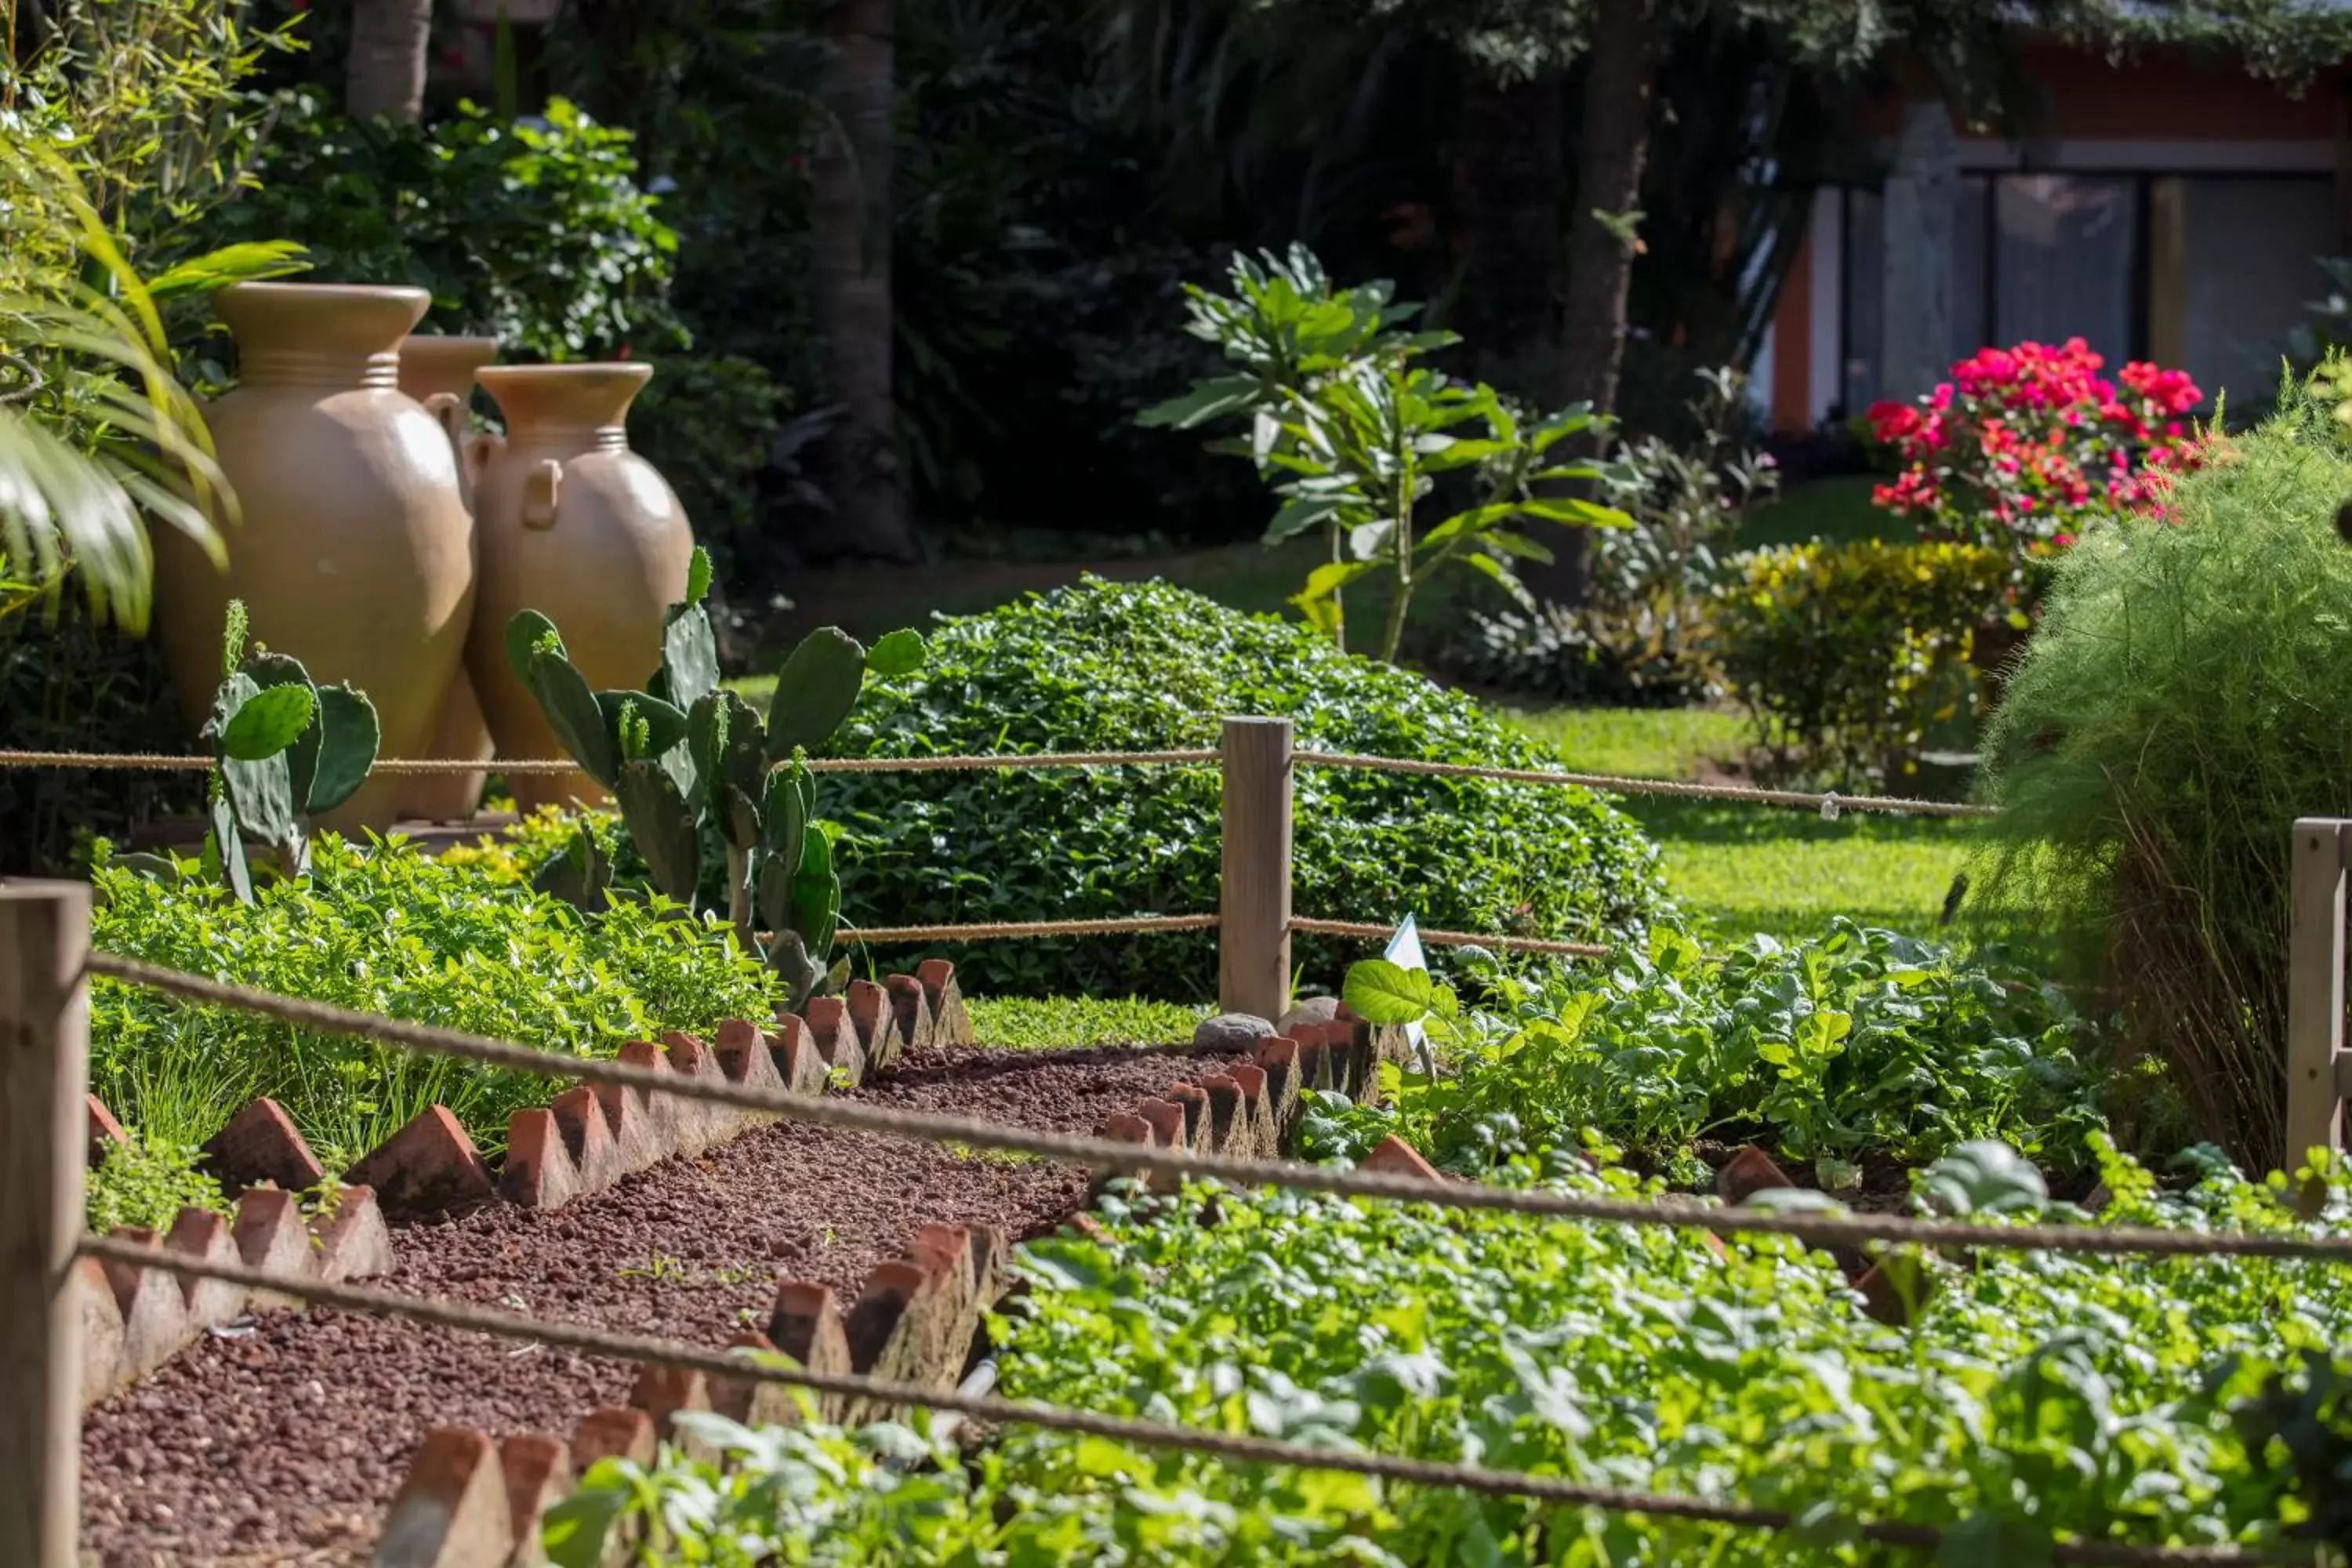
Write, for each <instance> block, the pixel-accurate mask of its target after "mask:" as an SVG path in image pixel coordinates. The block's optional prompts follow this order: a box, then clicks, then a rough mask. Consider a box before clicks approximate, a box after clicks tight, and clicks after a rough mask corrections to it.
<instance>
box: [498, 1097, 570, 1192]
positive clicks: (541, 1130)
mask: <svg viewBox="0 0 2352 1568" xmlns="http://www.w3.org/2000/svg"><path fill="white" fill-rule="evenodd" d="M582 1191H583V1187H582V1184H581V1179H580V1168H579V1167H578V1166H576V1165H574V1164H573V1163H572V1153H571V1151H569V1150H567V1149H566V1148H565V1147H564V1146H563V1132H562V1129H561V1128H559V1127H558V1126H557V1125H556V1123H555V1112H554V1111H552V1110H548V1109H546V1108H545V1107H543V1106H534V1107H530V1108H528V1109H525V1110H518V1111H516V1112H515V1113H514V1114H513V1115H512V1116H511V1117H509V1118H508V1120H507V1163H506V1169H505V1170H503V1171H501V1172H500V1173H499V1196H500V1197H502V1198H504V1199H506V1200H507V1202H509V1203H510V1204H520V1205H522V1206H523V1207H524V1208H527V1209H556V1208H562V1206H563V1205H565V1204H568V1203H570V1202H571V1201H572V1199H573V1198H576V1197H578V1196H579V1195H580V1194H581V1192H582Z"/></svg>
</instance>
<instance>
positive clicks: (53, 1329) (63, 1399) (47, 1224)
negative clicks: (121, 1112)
mask: <svg viewBox="0 0 2352 1568" xmlns="http://www.w3.org/2000/svg"><path fill="white" fill-rule="evenodd" d="M88 952H89V888H88V887H87V886H85V885H84V884H82V883H79V882H35V881H24V882H10V883H0V1563H9V1564H11V1565H12V1568H13V1565H14V1564H17V1563H22V1564H24V1568H75V1563H76V1562H77V1561H78V1559H77V1555H76V1551H77V1542H76V1539H75V1538H76V1536H77V1534H78V1533H79V1501H80V1489H81V1355H82V1351H81V1312H80V1303H79V1301H78V1300H76V1299H75V1294H74V1268H75V1244H76V1243H77V1242H78V1241H79V1239H80V1237H81V1229H82V1190H81V1187H82V1169H83V1166H84V1165H85V1164H86V1163H88V1160H89V1113H88V1112H87V1110H85V1109H84V1100H83V1097H84V1096H85V1094H86V1093H87V1092H88V1090H89V1002H88V1000H87V994H86V992H85V989H84V986H83V983H82V977H81V967H82V960H83V957H84V955H85V954H86V953H88Z"/></svg>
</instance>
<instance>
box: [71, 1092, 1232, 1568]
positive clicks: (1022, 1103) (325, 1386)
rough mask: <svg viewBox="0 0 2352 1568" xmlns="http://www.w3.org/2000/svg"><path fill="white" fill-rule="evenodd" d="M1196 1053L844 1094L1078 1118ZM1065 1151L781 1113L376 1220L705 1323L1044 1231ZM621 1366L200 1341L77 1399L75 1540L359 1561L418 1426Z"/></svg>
mask: <svg viewBox="0 0 2352 1568" xmlns="http://www.w3.org/2000/svg"><path fill="white" fill-rule="evenodd" d="M1202 1066H1203V1064H1200V1063H1197V1062H1194V1061H1192V1060H1189V1059H1187V1058H1182V1057H1177V1058H1171V1057H1167V1056H1159V1055H1150V1054H1145V1053H1142V1052H1130V1051H1093V1052H1055V1053H1051V1054H1031V1053H1019V1054H1015V1053H988V1052H980V1051H968V1050H967V1051H954V1052H940V1051H930V1052H923V1053H919V1055H917V1056H913V1057H910V1058H908V1060H907V1061H905V1062H904V1063H902V1064H901V1066H900V1067H899V1068H898V1070H896V1071H895V1072H893V1073H892V1074H890V1075H888V1076H887V1078H885V1079H879V1080H877V1081H876V1082H874V1083H871V1084H869V1085H867V1086H866V1088H865V1089H862V1090H861V1091H859V1094H858V1096H857V1098H859V1099H863V1100H874V1101H877V1102H880V1103H886V1104H900V1105H908V1106H915V1107H919V1108H923V1109H935V1110H954V1111H958V1112H961V1113H963V1114H968V1115H974V1116H982V1117H987V1118H991V1119H992V1120H997V1121H1008V1122H1015V1123H1019V1124H1022V1125H1025V1126H1034V1127H1052V1128H1059V1129H1064V1130H1067V1131H1087V1130H1089V1129H1091V1128H1092V1127H1094V1126H1095V1125H1096V1124H1097V1122H1099V1121H1101V1120H1102V1119H1103V1118H1104V1117H1105V1116H1107V1115H1108V1114H1109V1113H1111V1112H1112V1111H1115V1110H1127V1109H1129V1107H1131V1106H1132V1105H1133V1104H1134V1103H1135V1101H1136V1100H1139V1099H1141V1098H1142V1097H1144V1096H1146V1095H1149V1094H1155V1093H1158V1092H1159V1091H1160V1090H1161V1089H1165V1088H1167V1087H1168V1085H1169V1084H1171V1083H1172V1082H1175V1081H1177V1080H1178V1079H1183V1078H1187V1077H1191V1076H1193V1075H1195V1074H1197V1073H1198V1072H1200V1071H1201V1070H1202ZM1085 1186H1086V1177H1085V1173H1083V1172H1081V1171H1078V1170H1076V1169H1074V1168H1071V1167H1068V1166H1061V1165H1051V1164H1046V1163H1041V1162H1034V1161H1007V1160H1004V1159H1001V1158H995V1157H991V1156H984V1155H979V1154H973V1153H960V1152H952V1151H949V1150H945V1149H940V1148H936V1147H932V1146H929V1145H925V1144H917V1143H911V1142H902V1141H899V1140H896V1139H888V1138H882V1137H878V1136H876V1135H873V1134H868V1133H855V1132H840V1131H832V1130H829V1129H824V1128H815V1127H795V1126H790V1125H778V1126H772V1127H766V1128H761V1129H760V1130H759V1131H754V1132H751V1133H748V1134H746V1135H745V1136H743V1137H741V1138H739V1139H737V1140H736V1141H735V1142H732V1143H730V1144H728V1145H726V1146H724V1147H723V1148H720V1149H718V1150H714V1151H712V1152H711V1153H710V1154H709V1155H708V1156H707V1157H705V1158H704V1159H702V1160H699V1161H694V1162H685V1161H671V1162H668V1163H666V1164H664V1165H662V1166H659V1167H657V1168H656V1169H655V1170H653V1171H650V1172H647V1173H645V1174H644V1175H641V1176H635V1177H632V1178H630V1179H629V1180H627V1181H625V1182H624V1183H623V1184H621V1185H620V1186H618V1187H616V1188H614V1190H612V1191H611V1192H608V1193H604V1194H598V1195H596V1196H594V1197H591V1198H586V1199H583V1200H581V1201H579V1202H576V1203H573V1204H572V1205H568V1206H566V1207H564V1208H562V1209H558V1210H556V1211H554V1212H552V1213H546V1214H541V1213H534V1212H530V1211H526V1210H522V1209H518V1208H514V1207H512V1206H510V1205H495V1206H492V1207H488V1208H485V1209H482V1210H479V1211H478V1212H476V1213H474V1214H471V1215H466V1216H463V1217H461V1218H457V1219H454V1220H448V1221H444V1222H439V1223H435V1224H427V1225H415V1226H399V1227H395V1229H394V1248H395V1251H396V1252H397V1254H398V1256H399V1259H400V1267H399V1269H398V1271H397V1273H395V1274H394V1277H393V1278H392V1279H389V1280H386V1281H382V1282H381V1283H383V1285H385V1287H386V1288H388V1289H398V1290H406V1291H415V1292H418V1293H423V1294H436V1295H446V1296H450V1297H454V1298H457V1299H461V1300H474V1301H480V1302H485V1303H489V1304H494V1305H495V1304H503V1305H505V1306H507V1307H509V1308H512V1309H515V1310H524V1311H529V1312H532V1313H537V1314H543V1315H545V1316H547V1317H549V1318H551V1319H553V1318H561V1319H566V1320H570V1321H579V1322H586V1323H594V1324H599V1325H603V1326H605V1327H610V1328H618V1329H630V1330H639V1331H656V1332H661V1333H665V1334H670V1335H676V1336H677V1337H680V1338H684V1339H688V1340H696V1341H701V1342H707V1343H711V1344H717V1343H720V1342H724V1341H725V1339H726V1338H727V1336H728V1335H729V1334H730V1333H732V1332H734V1331H736V1330H737V1329H738V1328H740V1327H742V1326H743V1325H744V1324H746V1323H749V1322H756V1321H759V1320H760V1319H762V1318H764V1317H765V1315H766V1313H767V1310H768V1308H769V1305H770V1303H771V1301H772V1298H773V1295H774V1285H775V1281H776V1280H777V1279H779V1278H782V1277H783V1276H786V1275H791V1276H795V1277H799V1278H804V1279H822V1280H824V1281H825V1282H826V1283H828V1284H830V1285H832V1286H833V1287H834V1288H835V1290H837V1291H844V1292H852V1293H854V1292H855V1290H856V1287H857V1285H858V1283H859V1282H860V1281H861V1280H862V1279H864V1278H865V1275H866V1270H868V1269H869V1268H872V1267H873V1266H874V1265H876V1264H877V1263H880V1262H883V1261H885V1260H887V1259H888V1258H894V1257H896V1256H898V1253H899V1252H900V1251H901V1249H902V1248H903V1247H904V1246H905V1244H906V1243H907V1241H908V1239H909V1238H910V1237H912V1236H913V1234H914V1231H915V1229H916V1227H917V1226H920V1225H922V1224H924V1223H926V1222H929V1221H939V1222H943V1223H949V1224H979V1223H987V1224H993V1225H997V1226H1003V1227H1004V1228H1005V1229H1006V1230H1007V1231H1009V1232H1010V1233H1012V1234H1013V1235H1014V1236H1015V1237H1024V1236H1030V1235H1035V1234H1038V1233H1041V1232H1044V1231H1047V1230H1050V1229H1052V1228H1053V1227H1054V1226H1055V1225H1056V1224H1058V1223H1059V1222H1060V1221H1061V1219H1062V1218H1063V1217H1064V1216H1066V1215H1067V1214H1068V1213H1069V1212H1070V1211H1071V1209H1072V1208H1073V1207H1074V1206H1075V1205H1076V1204H1077V1202H1078V1200H1079V1199H1080V1197H1081V1196H1082V1195H1083V1194H1084V1191H1085ZM631 1375H632V1373H631V1369H630V1368H628V1367H627V1366H625V1365H623V1364H621V1363H614V1362H609V1361H603V1360H595V1359H589V1358H583V1357H580V1356H575V1355H572V1354H571V1353H569V1352H561V1351H554V1350H549V1349H546V1348H543V1347H541V1346H536V1345H518V1344H515V1343H513V1342H507V1341H503V1340H496V1339H492V1338H489V1337H488V1336H485V1335H479V1334H461V1333H456V1332H453V1331H447V1330H443V1329H436V1328H427V1327H423V1326H419V1325H415V1324H409V1323H400V1322H392V1321H384V1320H381V1319H375V1318H369V1317H364V1316H359V1315H353V1314H346V1313H340V1312H332V1311H318V1312H310V1313H299V1314H281V1315H278V1316H274V1317H270V1318H265V1319H263V1320H261V1321H259V1322H258V1324H257V1326H256V1327H254V1328H253V1329H252V1331H249V1332H247V1333H246V1334H244V1335H243V1336H242V1337H238V1338H233V1339H227V1338H217V1337H207V1338H205V1339H204V1340H201V1341H199V1342H197V1343H195V1344H194V1345H192V1346H190V1347H189V1348H188V1349H187V1350H185V1351H184V1352H181V1354H180V1355H179V1356H178V1357H177V1358H176V1359H175V1360H173V1362H172V1363H171V1364H170V1365H168V1366H166V1367H165V1368H163V1371H161V1372H160V1373H157V1374H156V1375H155V1376H153V1377H152V1378H150V1379H148V1380H147V1381H146V1382H145V1383H143V1384H140V1385H139V1386H138V1387H136V1388H133V1389H131V1390H130V1391H129V1392H127V1393H125V1394H120V1395H118V1396H116V1397H115V1398H114V1399H111V1400H110V1401H108V1402H107V1403H106V1404H104V1405H100V1406H99V1407H98V1408H97V1409H95V1410H92V1411H91V1412H90V1413H89V1415H88V1416H87V1417H86V1418H85V1421H84V1424H83V1435H82V1542H83V1549H84V1551H85V1552H95V1553H97V1555H98V1557H99V1560H100V1562H101V1563H103V1564H104V1568H133V1565H135V1568H165V1565H169V1568H194V1565H197V1564H218V1565H223V1568H226V1565H231V1564H234V1565H236V1568H259V1565H260V1564H263V1563H305V1564H312V1563H315V1564H337V1565H340V1564H344V1563H352V1564H357V1563H364V1562H365V1561H366V1557H367V1553H368V1552H369V1551H370V1550H371V1549H372V1547H373V1542H374V1538H375V1532H376V1528H377V1525H378V1523H379V1522H380V1521H381V1520H382V1518H383V1509H384V1505H385V1504H386V1503H387V1502H388V1501H389V1500H390V1499H391V1496H392V1493H393V1491H394V1489H395V1488H396V1487H397V1486H398V1485H399V1483H400V1478H401V1476H402V1475H403V1474H404V1471H405V1470H406V1468H407V1464H408V1459H409V1456H410V1454H411V1452H412V1451H413V1450H414V1448H415V1444H416V1442H417V1441H418V1439H419V1438H420V1437H421V1436H423V1434H424V1432H425V1429H426V1428H427V1427H429V1426H435V1425H444V1424H459V1425H466V1426H476V1427H478V1428H480V1429H482V1430H485V1431H488V1432H492V1433H506V1432H514V1431H529V1430H538V1431H546V1432H554V1433H567V1432H569V1431H570V1430H571V1427H572V1423H573V1422H574V1421H576V1420H577V1419H578V1418H579V1417H580V1416H581V1415H583V1414H584V1413H585V1412H586V1411H588V1410H590V1409H592V1408H593V1407H594V1406H596V1405H606V1404H616V1403H622V1402H625V1399H626V1397H627V1394H628V1392H629V1381H630V1377H631Z"/></svg>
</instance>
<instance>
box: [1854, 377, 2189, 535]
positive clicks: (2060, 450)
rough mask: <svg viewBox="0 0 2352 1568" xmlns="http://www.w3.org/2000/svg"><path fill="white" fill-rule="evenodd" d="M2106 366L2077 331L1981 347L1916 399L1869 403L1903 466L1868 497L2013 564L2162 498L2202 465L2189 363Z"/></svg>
mask: <svg viewBox="0 0 2352 1568" xmlns="http://www.w3.org/2000/svg"><path fill="white" fill-rule="evenodd" d="M2104 364H2105V360H2103V359H2102V358H2101V357H2100V356H2099V355H2097V354H2095V353H2092V352H2091V349H2090V345H2089V344H2087V343H2085V342H2084V341H2083V340H2082V339H2080V338H2069V339H2067V340H2066V342H2064V343H2063V344H2060V345H2059V346H2057V347H2055V348H2053V347H2052V346H2050V345H2049V344H2047V343H2034V342H2024V343H2020V344H2018V345H2017V346H2016V347H2015V348H2011V349H1984V350H1981V351H1979V353H1977V354H1975V355H1974V356H1973V357H1971V358H1969V359H1965V360H1962V361H1961V362H1960V363H1958V364H1956V365H1954V366H1953V367H1952V379H1951V380H1949V381H1948V382H1945V383H1943V384H1941V385H1939V386H1937V388H1936V390H1935V391H1934V392H1932V393H1930V394H1928V395H1927V396H1925V397H1922V398H1921V399H1919V401H1918V402H1916V403H1877V404H1874V405H1872V406H1871V410H1870V427H1871V433H1872V434H1873V435H1874V436H1875V437H1877V438H1878V439H1879V440H1881V441H1884V442H1885V443H1887V444H1888V445H1890V446H1892V447H1894V448H1895V451H1896V452H1897V454H1898V455H1899V456H1900V457H1901V458H1902V461H1903V465H1904V466H1903V469H1902V471H1901V472H1900V473H1899V474H1897V475H1896V476H1895V479H1894V480H1893V481H1892V482H1891V483H1887V484H1883V485H1880V486H1879V487H1878V488H1877V489H1876V490H1875V491H1874V492H1873V495H1872V499H1873V500H1875V501H1876V502H1877V503H1878V504H1879V505H1880V506H1883V507H1885V508H1887V509H1889V510H1893V511H1895V512H1899V513H1904V514H1907V515H1910V516H1913V517H1915V518H1916V520H1917V521H1918V522H1919V525H1920V531H1921V532H1923V533H1924V534H1925V535H1926V536H1927V537H1928V538H1930V539H1946V540H1953V541H1957V542H1963V543H1969V544H1981V545H1989V546H1990V547H1992V548H1994V549H1997V550H2002V551H2005V552H2008V553H2009V554H2010V555H2011V558H2012V559H2013V560H2016V561H2018V562H2019V563H2021V564H2022V563H2023V562H2024V560H2026V559H2028V558H2030V557H2032V556H2036V555H2042V554H2047V553H2049V552H2053V551H2057V550H2063V549H2065V548H2066V547H2067V546H2068V545H2070V544H2072V543H2073V542H2074V536H2075V535H2076V534H2078V533H2080V532H2081V531H2082V530H2083V527H2084V524H2085V523H2087V522H2089V521H2093V520H2094V519H2096V518H2100V517H2108V516H2113V515H2115V514H2116V513H2118V512H2121V511H2126V510H2153V509H2157V508H2159V507H2161V505H2162V504H2163V497H2164V495H2165V493H2166V491H2167V490H2168V489H2169V488H2170V485H2171V481H2172V478H2173V476H2175V475H2176V474H2179V473H2182V472H2185V471H2187V470H2189V469H2190V468H2196V467H2197V466H2198V463H2199V460H2200V458H2199V453H2198V439H2197V437H2196V434H2195V432H2194V431H2193V430H2192V429H2191V427H2190V426H2189V411H2190V410H2191V409H2193V408H2195V407H2196V406H2197V405H2198V403H2199V402H2200V400H2201V399H2202V397H2203V394H2202V393H2201V392H2200V391H2199V390H2198V387H2197V384H2196V383H2195V382H2193V381H2191V380H2189V375H2188V373H2186V372H2185V371H2178V370H2166V369H2165V368H2163V367H2162V366H2161V365H2156V364H2150V363H2147V362H2145V361H2140V360H2135V361H2133V362H2131V363H2128V364H2126V365H2125V366H2124V367H2123V370H2122V372H2121V373H2120V374H2119V375H2118V377H2117V380H2116V381H2109V380H2108V379H2106V378H2105V376H2103V375H2101V374H2099V371H2100V369H2101V367H2102V366H2103V365H2104ZM2117 381H2119V382H2120V383H2121V384H2120V385H2118V384H2117Z"/></svg>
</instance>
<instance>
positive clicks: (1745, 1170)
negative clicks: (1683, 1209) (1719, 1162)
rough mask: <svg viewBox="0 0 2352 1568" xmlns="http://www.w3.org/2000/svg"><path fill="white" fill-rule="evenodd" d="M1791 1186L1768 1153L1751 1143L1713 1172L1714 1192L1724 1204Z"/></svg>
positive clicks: (1734, 1202) (1785, 1173)
mask: <svg viewBox="0 0 2352 1568" xmlns="http://www.w3.org/2000/svg"><path fill="white" fill-rule="evenodd" d="M1794 1185H1796V1184H1795V1183H1794V1182H1791V1181H1790V1180H1789V1175H1788V1173H1787V1172H1785V1171H1783V1170H1781V1169H1780V1166H1779V1165H1778V1164H1776V1163H1773V1159H1772V1156H1771V1155H1769V1154H1767V1153H1766V1152H1764V1151H1763V1150H1761V1149H1759V1148H1758V1147H1757V1146H1756V1145H1755V1144H1753V1143H1750V1144H1748V1146H1747V1147H1746V1148H1744V1149H1742V1150H1740V1151H1739V1152H1738V1153H1737V1154H1734V1155H1733V1156H1732V1157H1731V1158H1730V1159H1729V1160H1727V1161H1726V1162H1725V1163H1724V1166H1723V1169H1721V1170H1720V1171H1717V1173H1715V1190H1716V1193H1717V1195H1718V1196H1720V1197H1721V1198H1722V1199H1723V1201H1724V1202H1725V1203H1727V1204H1744V1203H1746V1202H1747V1201H1748V1199H1749V1198H1752V1197H1754V1196H1755V1195H1756V1194H1759V1193H1769V1192H1771V1191H1773V1190H1774V1189H1776V1188H1780V1187H1792V1186H1794Z"/></svg>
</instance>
